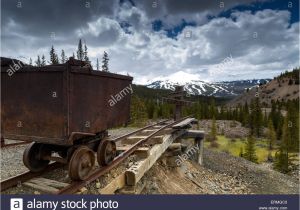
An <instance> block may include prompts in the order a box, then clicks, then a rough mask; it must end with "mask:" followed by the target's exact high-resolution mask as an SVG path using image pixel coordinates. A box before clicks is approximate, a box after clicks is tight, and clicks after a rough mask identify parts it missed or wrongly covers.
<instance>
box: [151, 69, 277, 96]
mask: <svg viewBox="0 0 300 210" xmlns="http://www.w3.org/2000/svg"><path fill="white" fill-rule="evenodd" d="M270 80H271V79H251V80H235V81H222V82H206V81H203V80H199V79H195V76H194V75H191V74H188V73H184V72H179V73H176V74H173V75H170V76H168V77H162V78H158V79H157V80H152V81H149V82H148V84H146V87H148V88H153V89H170V90H174V89H175V86H177V85H182V86H184V89H185V90H186V91H187V92H188V93H189V94H192V95H204V96H215V97H236V96H238V95H240V94H242V93H244V92H245V91H246V90H247V89H248V88H249V89H251V88H252V87H254V86H258V85H259V84H265V83H267V82H269V81H270Z"/></svg>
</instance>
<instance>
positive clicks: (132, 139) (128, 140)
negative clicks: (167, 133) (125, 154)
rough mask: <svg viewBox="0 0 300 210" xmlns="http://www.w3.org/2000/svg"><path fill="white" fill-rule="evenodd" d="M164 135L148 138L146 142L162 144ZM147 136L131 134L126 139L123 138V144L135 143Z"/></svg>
mask: <svg viewBox="0 0 300 210" xmlns="http://www.w3.org/2000/svg"><path fill="white" fill-rule="evenodd" d="M163 137H164V136H154V137H152V138H151V139H148V140H147V141H146V144H149V145H153V144H161V143H162V141H163V140H162V139H163ZM144 138H147V136H130V137H128V138H126V139H124V140H122V143H123V144H135V143H136V142H138V141H139V140H141V139H144Z"/></svg>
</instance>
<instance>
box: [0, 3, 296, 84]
mask: <svg viewBox="0 0 300 210" xmlns="http://www.w3.org/2000/svg"><path fill="white" fill-rule="evenodd" d="M30 2H32V1H30ZM45 2H46V3H45V5H46V6H48V7H47V8H46V9H45V8H43V7H42V6H43V5H42V4H37V5H36V6H35V5H32V4H31V3H29V1H28V2H27V1H24V4H23V7H25V6H26V4H30V5H31V7H32V8H30V9H28V8H26V9H25V11H23V10H21V11H22V12H21V13H19V11H18V10H20V8H13V6H12V3H11V1H9V2H8V0H5V1H4V4H3V7H4V8H6V7H7V10H4V11H5V12H4V18H3V19H4V20H5V21H4V24H2V26H1V27H2V34H1V38H2V40H3V41H4V42H3V44H2V52H1V53H2V55H4V56H10V57H22V58H23V57H25V58H27V59H28V58H29V57H33V58H34V57H36V55H37V54H45V55H47V54H48V51H49V48H50V47H51V45H55V47H56V49H57V50H58V51H60V50H61V49H64V50H65V51H66V54H67V55H68V56H71V55H72V53H73V52H76V47H77V43H78V39H79V38H82V39H83V40H84V42H86V44H87V46H88V50H89V56H90V59H91V60H92V63H93V64H95V61H96V59H97V58H99V59H101V57H102V53H103V51H104V50H105V51H107V52H108V54H109V56H110V63H109V67H110V70H111V71H113V72H119V73H124V74H126V73H129V74H131V75H133V76H134V77H135V82H136V83H142V84H145V83H147V82H149V81H150V80H151V81H152V80H155V79H158V78H161V77H163V76H168V75H172V74H175V75H178V73H177V74H176V72H185V73H188V74H189V75H193V74H194V75H195V78H202V80H206V81H220V80H233V79H234V80H235V79H252V78H254V77H256V78H270V77H273V76H275V75H276V74H278V73H279V72H281V71H283V70H285V69H287V68H291V67H295V66H299V52H298V49H299V37H298V34H299V22H296V23H293V24H290V18H291V13H290V11H288V10H271V9H264V10H257V11H256V12H250V11H238V10H236V11H233V12H232V13H231V15H229V16H228V17H218V16H215V17H214V18H212V19H208V18H207V15H208V14H210V15H216V14H218V12H220V8H219V7H218V5H217V6H216V5H215V2H214V1H205V3H204V1H193V0H188V1H169V0H166V1H157V3H158V6H157V7H156V8H153V6H152V4H150V3H152V1H131V2H130V1H124V3H119V2H118V1H91V8H86V7H85V5H84V4H82V2H74V3H72V4H67V2H69V1H67V0H64V1H59V2H60V3H59V5H62V6H61V7H59V6H57V5H54V4H53V3H51V2H53V1H45ZM96 2H97V3H96ZM107 2H110V3H107ZM251 2H252V1H251V0H244V1H233V0H232V1H230V0H229V1H225V7H227V8H231V7H234V6H237V5H241V4H250V3H251ZM93 4H94V5H93ZM45 5H44V6H45ZM67 5H69V8H68V7H67ZM14 6H15V5H14ZM34 10H38V11H37V12H36V14H34V15H30V14H31V13H30V12H33V11H34ZM223 10H224V9H223ZM66 11H68V12H69V13H68V14H67V13H66ZM27 16H30V17H27ZM66 16H67V17H66ZM37 18H38V19H37ZM51 18H52V20H51ZM64 18H65V19H64ZM183 19H184V20H185V21H187V22H188V21H192V22H195V24H194V25H192V26H185V27H184V28H183V29H182V30H179V31H178V35H177V36H173V37H172V36H169V35H168V33H167V31H166V30H165V29H169V28H172V27H174V26H176V25H180V24H181V23H182V20H183ZM154 20H160V21H161V22H162V28H161V30H158V31H157V30H156V31H154V30H153V28H152V24H153V21H154ZM51 31H54V32H55V37H54V38H53V37H51ZM229 58H230V59H229ZM180 75H185V74H180Z"/></svg>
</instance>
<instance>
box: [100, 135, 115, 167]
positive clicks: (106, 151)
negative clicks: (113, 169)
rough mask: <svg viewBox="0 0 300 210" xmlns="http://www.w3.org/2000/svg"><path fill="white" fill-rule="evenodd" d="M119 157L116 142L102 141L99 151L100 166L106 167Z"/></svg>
mask: <svg viewBox="0 0 300 210" xmlns="http://www.w3.org/2000/svg"><path fill="white" fill-rule="evenodd" d="M116 155H117V147H116V143H115V142H114V141H109V140H102V141H101V142H100V144H99V146H98V150H97V161H98V164H99V165H100V166H106V165H108V164H109V163H110V162H112V161H113V160H114V158H115V157H116Z"/></svg>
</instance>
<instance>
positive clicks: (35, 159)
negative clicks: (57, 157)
mask: <svg viewBox="0 0 300 210" xmlns="http://www.w3.org/2000/svg"><path fill="white" fill-rule="evenodd" d="M50 155H51V151H50V150H48V149H47V148H46V147H45V145H43V144H39V143H35V142H32V143H31V144H30V145H29V146H28V147H27V148H26V149H25V151H24V153H23V163H24V165H25V166H26V167H27V168H28V169H29V170H30V171H32V172H39V171H42V170H43V169H45V168H46V167H47V165H48V164H49V162H50V161H49V160H43V157H45V156H50Z"/></svg>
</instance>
